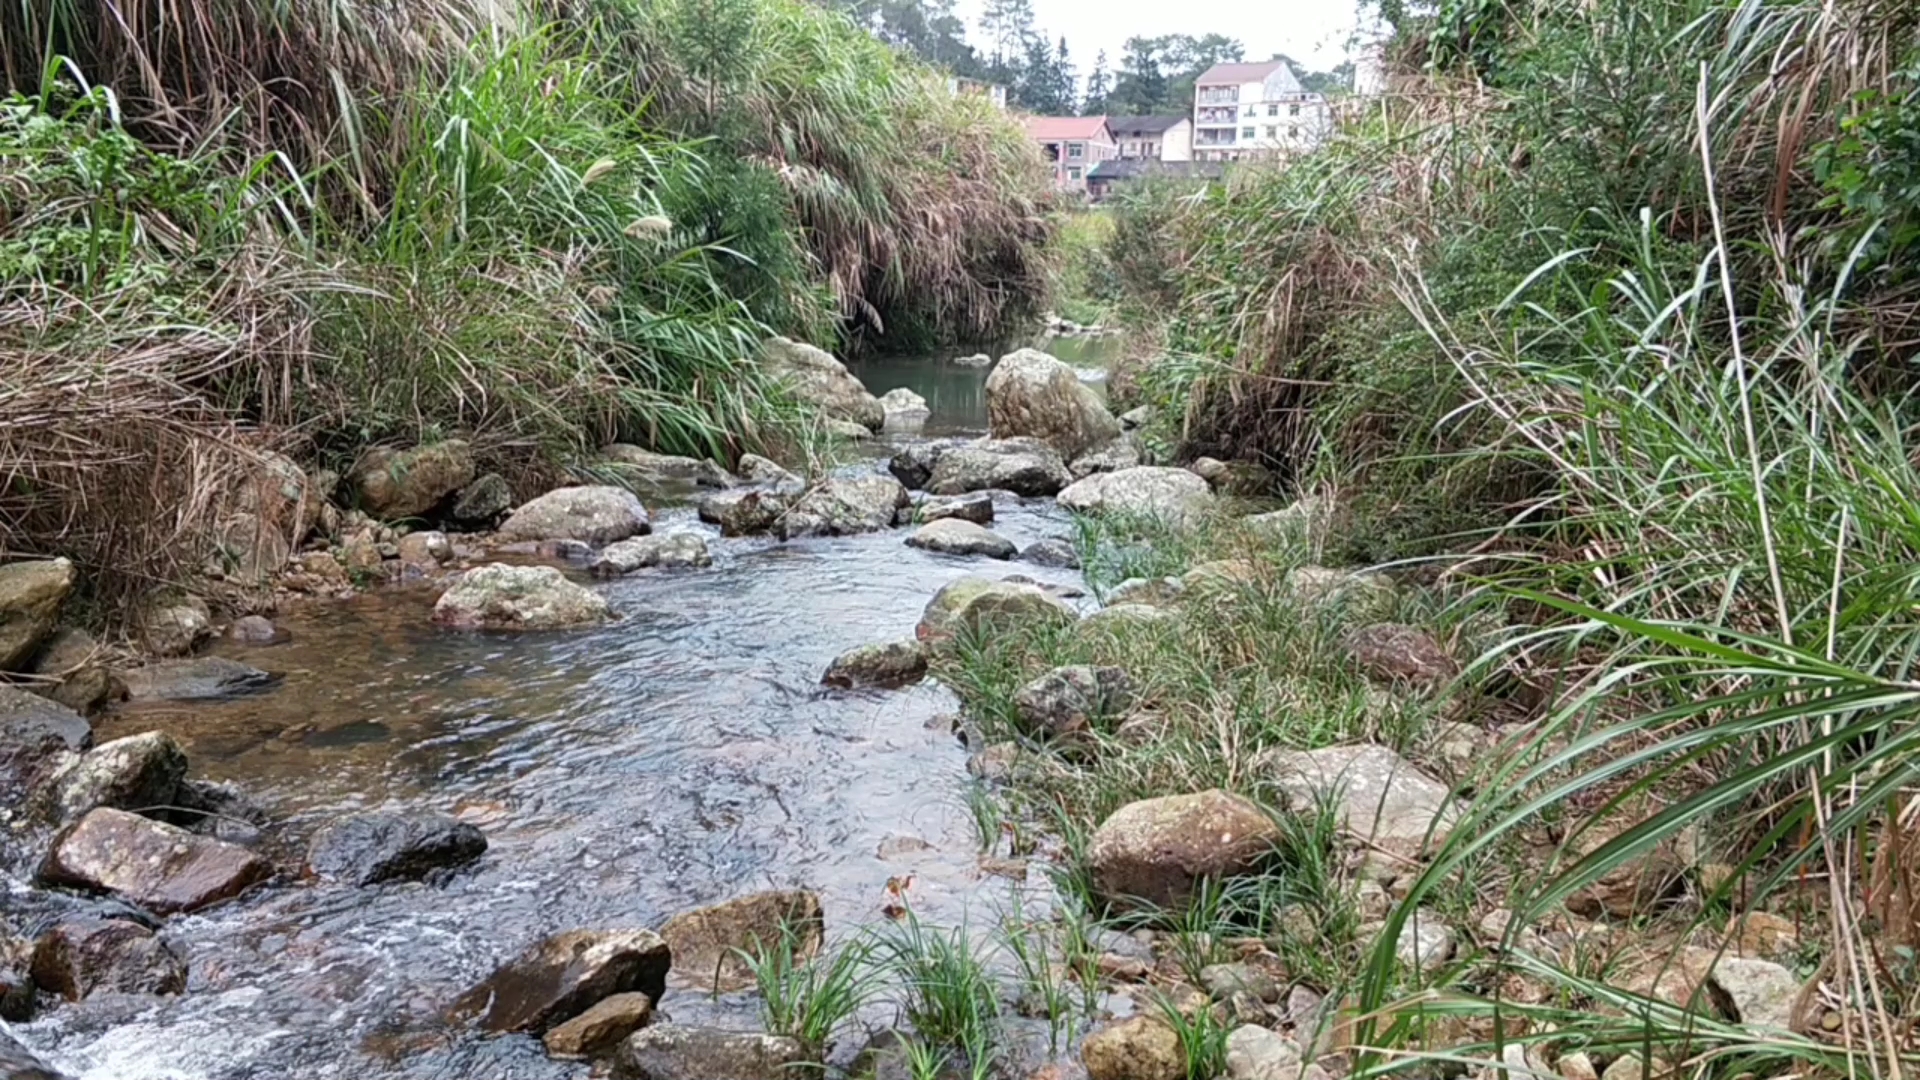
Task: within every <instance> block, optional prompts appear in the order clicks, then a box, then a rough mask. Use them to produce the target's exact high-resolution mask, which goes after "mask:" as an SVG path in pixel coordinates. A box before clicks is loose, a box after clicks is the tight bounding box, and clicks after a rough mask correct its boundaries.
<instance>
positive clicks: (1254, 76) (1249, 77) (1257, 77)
mask: <svg viewBox="0 0 1920 1080" xmlns="http://www.w3.org/2000/svg"><path fill="white" fill-rule="evenodd" d="M1285 63H1286V61H1284V60H1268V61H1267V62H1266V63H1264V64H1215V65H1213V66H1212V67H1210V68H1208V69H1207V70H1206V71H1204V72H1201V74H1200V77H1199V78H1198V79H1195V80H1194V82H1196V83H1250V82H1260V81H1262V80H1264V79H1265V78H1266V77H1267V76H1269V75H1271V74H1273V72H1274V69H1276V68H1279V67H1281V66H1282V65H1284V64H1285Z"/></svg>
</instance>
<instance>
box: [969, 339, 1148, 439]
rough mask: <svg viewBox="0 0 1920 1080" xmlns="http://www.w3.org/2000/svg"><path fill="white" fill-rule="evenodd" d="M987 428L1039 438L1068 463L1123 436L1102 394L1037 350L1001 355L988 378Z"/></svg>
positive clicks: (1001, 435) (1000, 433) (1009, 435)
mask: <svg viewBox="0 0 1920 1080" xmlns="http://www.w3.org/2000/svg"><path fill="white" fill-rule="evenodd" d="M987 428H988V430H989V431H991V432H992V433H993V435H994V437H995V438H1001V439H1005V438H1013V437H1015V436H1021V435H1025V436H1030V437H1032V438H1036V439H1040V440H1042V441H1043V442H1045V443H1047V444H1048V445H1049V446H1052V447H1053V448H1054V449H1055V450H1058V451H1059V452H1060V454H1061V456H1062V457H1065V458H1067V459H1069V460H1071V459H1073V458H1077V457H1079V456H1080V455H1082V454H1084V453H1086V452H1087V451H1089V450H1092V449H1094V448H1095V447H1098V446H1103V445H1105V444H1106V443H1109V442H1112V441H1113V440H1114V439H1116V438H1119V436H1120V422H1119V421H1118V420H1115V419H1114V418H1113V414H1112V413H1110V412H1108V411H1107V406H1106V403H1105V402H1103V401H1101V400H1100V395H1099V394H1096V393H1094V391H1093V389H1092V388H1091V387H1088V386H1087V385H1086V384H1085V383H1082V382H1081V381H1080V377H1079V376H1078V375H1075V374H1074V371H1073V369H1072V368H1070V367H1068V366H1067V365H1065V364H1063V363H1061V362H1060V361H1058V360H1056V359H1054V358H1053V357H1051V356H1048V355H1047V354H1046V353H1043V352H1040V351H1039V350H1037V349H1021V350H1019V351H1017V352H1013V353H1009V354H1008V355H1006V356H1003V357H1001V358H1000V363H999V364H997V365H995V366H994V369H993V374H991V375H989V376H987Z"/></svg>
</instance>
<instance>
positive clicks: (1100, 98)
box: [1080, 49, 1113, 116]
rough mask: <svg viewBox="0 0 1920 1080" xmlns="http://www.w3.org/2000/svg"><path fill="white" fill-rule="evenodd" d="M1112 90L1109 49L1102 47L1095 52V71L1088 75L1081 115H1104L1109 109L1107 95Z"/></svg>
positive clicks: (1081, 104)
mask: <svg viewBox="0 0 1920 1080" xmlns="http://www.w3.org/2000/svg"><path fill="white" fill-rule="evenodd" d="M1112 90H1113V84H1112V80H1111V78H1110V77H1109V76H1108V75H1107V50H1105V49H1101V50H1100V51H1099V52H1098V53H1095V54H1094V57H1093V71H1091V72H1089V73H1088V75H1087V96H1086V97H1085V98H1084V99H1082V100H1081V102H1080V115H1081V116H1101V115H1104V114H1105V113H1106V111H1107V95H1108V94H1109V93H1111V92H1112Z"/></svg>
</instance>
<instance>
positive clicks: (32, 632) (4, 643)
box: [0, 559, 74, 671]
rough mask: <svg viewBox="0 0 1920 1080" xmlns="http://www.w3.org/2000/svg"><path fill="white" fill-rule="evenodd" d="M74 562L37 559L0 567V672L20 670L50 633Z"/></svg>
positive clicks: (68, 590) (69, 583)
mask: <svg viewBox="0 0 1920 1080" xmlns="http://www.w3.org/2000/svg"><path fill="white" fill-rule="evenodd" d="M73 580H74V575H73V563H71V562H69V561H67V560H66V559H36V560H32V561H29V562H15V563H8V564H6V565H5V566H0V671H19V670H20V669H21V667H22V666H24V665H25V664H26V662H27V661H28V660H31V659H33V654H34V653H35V652H37V651H39V649H40V643H41V642H43V641H45V640H46V639H47V635H48V634H51V633H53V624H54V621H55V620H56V619H58V618H59V617H60V604H61V603H62V602H63V601H65V600H66V598H67V594H68V593H71V592H72V591H73Z"/></svg>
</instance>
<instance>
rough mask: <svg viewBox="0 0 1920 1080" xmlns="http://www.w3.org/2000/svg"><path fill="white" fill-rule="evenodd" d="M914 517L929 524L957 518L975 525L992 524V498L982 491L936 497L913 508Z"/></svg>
mask: <svg viewBox="0 0 1920 1080" xmlns="http://www.w3.org/2000/svg"><path fill="white" fill-rule="evenodd" d="M913 512H914V516H915V517H917V518H918V519H920V521H922V522H925V523H928V524H931V523H933V522H935V521H941V520H944V519H946V518H959V519H960V520H961V521H971V522H973V523H974V524H975V525H991V524H993V496H992V495H989V494H987V493H986V492H984V491H975V492H971V493H969V494H966V495H937V496H935V497H933V498H931V499H928V500H926V501H925V502H923V503H921V504H920V505H919V506H916V507H914V508H913Z"/></svg>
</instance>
